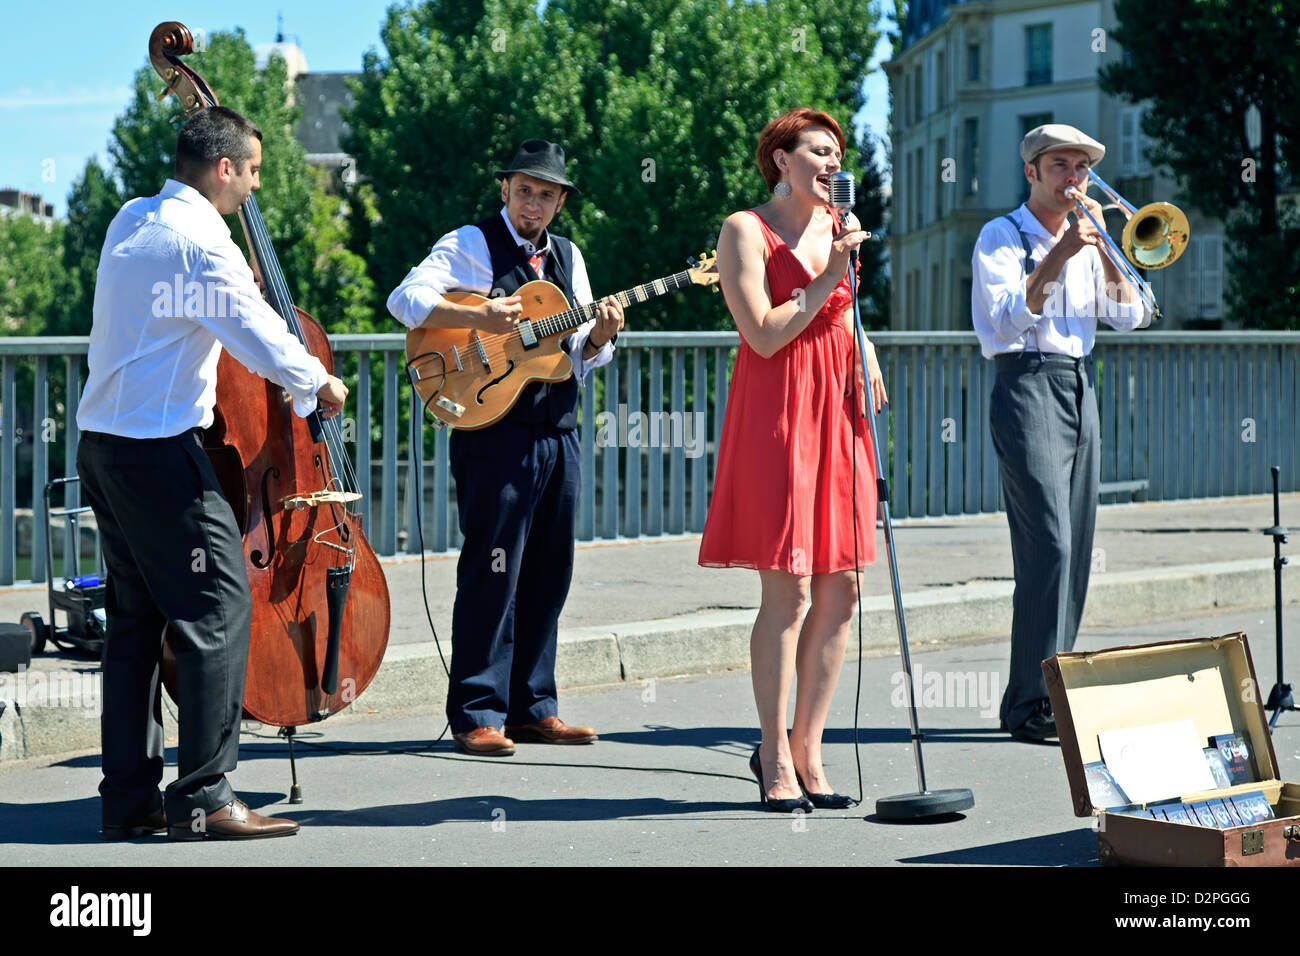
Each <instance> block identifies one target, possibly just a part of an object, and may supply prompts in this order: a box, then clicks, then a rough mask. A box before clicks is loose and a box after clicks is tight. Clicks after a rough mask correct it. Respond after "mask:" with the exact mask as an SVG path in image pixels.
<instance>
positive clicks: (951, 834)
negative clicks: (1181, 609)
mask: <svg viewBox="0 0 1300 956" xmlns="http://www.w3.org/2000/svg"><path fill="white" fill-rule="evenodd" d="M1272 620H1273V618H1272V611H1271V609H1262V610H1256V611H1247V612H1241V611H1236V612H1232V613H1229V614H1225V615H1222V616H1218V617H1200V618H1194V619H1187V620H1180V621H1163V622H1160V623H1158V624H1152V625H1150V626H1147V627H1141V628H1125V629H1123V630H1122V631H1121V630H1105V631H1102V630H1093V631H1088V632H1085V633H1084V634H1083V635H1082V636H1081V639H1080V643H1079V649H1093V648H1100V647H1106V646H1111V645H1115V644H1124V643H1133V642H1146V641H1155V640H1163V639H1169V638H1173V637H1194V636H1207V635H1212V634H1222V633H1226V632H1230V631H1236V630H1245V631H1247V633H1248V634H1253V635H1254V636H1255V640H1254V649H1253V656H1254V660H1255V664H1256V667H1257V675H1258V678H1259V681H1260V683H1261V685H1262V687H1263V688H1264V690H1265V692H1266V691H1267V689H1268V688H1269V687H1271V686H1272V684H1273V681H1274V678H1275V675H1274V665H1273V650H1272V640H1273V625H1272ZM1286 620H1287V623H1286V627H1287V629H1288V632H1289V634H1290V635H1291V637H1290V639H1289V640H1288V661H1289V664H1288V668H1289V670H1290V671H1291V673H1289V674H1288V676H1289V677H1290V678H1291V680H1292V681H1293V682H1294V681H1295V680H1296V679H1297V675H1298V674H1300V637H1297V635H1300V608H1292V609H1289V610H1288V612H1287V618H1286ZM1007 657H1008V645H1007V644H1006V643H1005V642H1001V643H979V644H966V645H959V646H950V647H946V648H942V649H935V650H933V651H926V650H924V648H918V649H917V651H915V652H914V656H913V661H914V667H915V668H916V670H917V671H918V673H920V674H922V675H924V674H925V673H926V672H942V673H943V674H944V675H945V676H947V675H949V674H958V675H967V674H969V675H973V676H972V677H971V678H970V679H969V680H968V681H967V682H966V683H965V684H964V686H968V687H973V688H975V689H976V694H975V696H976V698H980V697H982V698H983V700H982V701H981V700H980V699H976V700H973V701H972V700H963V701H958V700H956V699H951V698H950V699H947V700H943V699H939V700H933V699H932V700H931V701H930V702H931V703H936V704H938V706H927V707H923V709H922V711H921V723H922V726H923V728H925V729H926V730H927V731H928V733H929V736H928V738H927V741H926V744H925V750H924V753H925V763H926V770H927V774H928V783H929V785H930V787H931V789H938V788H946V787H969V788H970V789H971V790H972V791H973V793H974V796H975V808H974V809H973V810H971V811H969V812H968V813H966V814H963V815H961V816H959V817H958V818H956V819H952V820H949V821H947V822H942V823H934V824H926V825H919V824H911V825H898V824H888V823H883V822H881V821H879V820H876V819H875V818H874V816H873V815H872V807H873V803H874V801H875V800H876V799H877V798H879V797H881V796H885V795H889V794H896V793H903V792H908V791H911V790H914V789H915V787H916V776H915V769H914V763H913V759H912V754H911V748H910V746H909V745H908V742H907V717H906V711H905V709H903V708H901V707H899V706H896V705H895V704H896V702H897V700H899V699H901V688H900V685H899V683H898V680H899V679H900V678H901V674H900V673H899V665H898V662H897V657H896V655H891V656H883V657H877V658H873V659H869V660H866V661H864V662H863V684H862V686H863V693H862V701H861V713H860V715H859V725H860V728H861V730H860V733H859V739H860V741H861V748H860V751H861V757H862V769H863V787H864V792H865V797H866V800H865V802H864V804H863V806H862V807H860V808H857V809H855V810H851V811H843V812H824V811H816V812H814V813H812V814H809V815H807V816H805V817H798V818H791V817H788V816H783V815H778V814H773V813H766V812H763V811H762V810H761V808H760V807H759V804H758V800H757V796H758V794H757V786H756V784H755V783H754V781H753V779H752V778H751V777H750V775H749V771H748V767H747V758H748V755H749V752H750V750H752V748H753V747H754V745H755V744H756V743H757V739H758V733H757V728H756V724H755V718H754V714H753V703H752V697H751V692H750V683H749V676H748V673H747V672H745V671H737V672H733V673H727V674H723V675H715V676H707V677H685V678H680V679H671V680H659V681H656V682H654V683H646V684H639V683H638V684H628V685H621V686H609V687H599V688H591V689H585V690H577V691H564V692H562V693H561V707H562V715H563V716H564V717H565V718H566V719H567V720H568V721H569V722H571V723H582V724H591V725H594V726H595V727H596V728H597V729H598V730H599V732H600V734H601V739H600V741H599V742H598V743H597V744H595V745H593V746H588V747H570V748H560V747H544V746H536V745H534V746H525V745H520V747H519V752H518V754H517V755H516V756H515V757H513V758H506V759H484V758H478V759H476V758H470V757H465V756H461V755H457V754H455V753H453V752H452V750H451V747H450V744H449V742H448V741H446V740H444V741H442V742H439V743H431V741H432V740H433V738H434V737H435V736H436V735H437V734H438V733H439V731H440V730H441V729H442V726H443V721H442V719H441V717H440V715H439V713H438V708H437V707H430V708H429V709H428V710H427V711H425V712H422V713H416V712H411V713H410V714H408V715H405V716H399V717H393V716H389V717H387V718H385V719H378V718H373V717H364V716H361V717H348V718H335V719H333V720H331V721H328V722H326V723H324V724H322V725H321V726H320V727H319V728H318V729H316V730H315V731H313V732H310V733H304V734H303V735H302V737H301V746H300V748H299V761H298V777H299V780H300V782H301V783H302V785H303V788H304V791H305V802H304V803H303V804H301V805H299V806H290V805H288V804H287V802H286V795H287V793H288V784H289V765H288V761H287V759H286V757H285V748H284V745H283V743H282V742H281V741H279V740H276V739H275V738H273V737H271V736H269V732H268V735H267V736H259V735H256V734H254V733H246V734H245V735H244V738H243V742H242V744H241V748H240V765H239V769H238V770H237V771H236V772H235V773H234V774H233V775H232V780H233V782H234V784H235V787H236V789H237V790H238V791H239V792H240V793H241V795H242V796H243V797H244V798H245V799H246V800H247V801H248V802H249V804H250V805H252V806H253V807H254V808H256V809H260V810H261V811H263V812H269V813H274V814H282V815H284V816H288V817H292V818H293V819H296V820H298V821H300V822H301V823H302V825H303V829H302V832H301V833H300V834H299V835H298V836H296V837H293V838H289V839H282V840H270V841H254V842H250V843H216V842H212V843H203V844H171V843H168V842H167V841H166V840H165V839H164V838H162V837H157V838H151V839H146V840H141V841H136V842H133V843H128V844H103V843H100V842H99V840H98V833H97V829H98V823H99V801H98V796H97V791H96V786H97V784H98V781H99V756H98V754H97V753H88V754H85V755H82V756H73V757H70V758H65V759H61V760H58V761H55V762H50V761H48V760H46V761H20V762H17V763H16V764H15V765H14V766H13V768H12V769H9V770H7V771H5V772H0V864H3V865H5V866H10V867H14V866H31V865H37V866H42V865H45V866H49V865H58V866H77V867H80V866H125V867H134V866H172V865H176V866H191V865H215V866H280V865H319V864H322V863H328V864H332V865H343V866H349V865H381V866H386V865H417V866H419V865H433V866H479V865H491V864H498V865H529V864H552V865H555V864H558V865H567V866H658V865H668V864H687V865H705V866H731V865H765V866H771V865H808V866H811V865H817V866H836V865H883V866H917V865H967V866H983V865H1015V866H1089V865H1095V863H1096V855H1097V854H1096V838H1095V834H1094V833H1093V832H1092V830H1091V829H1090V826H1089V821H1088V820H1087V819H1079V818H1076V817H1075V816H1074V815H1073V812H1072V808H1071V801H1070V796H1069V789H1068V786H1067V782H1066V776H1065V771H1064V768H1063V765H1062V761H1061V754H1060V750H1059V748H1057V747H1055V746H1045V745H1036V744H1028V743H1021V742H1016V741H1013V740H1011V739H1010V738H1009V737H1008V736H1007V735H1006V734H1002V733H999V732H998V727H997V713H996V709H997V701H998V697H999V695H1000V693H1001V688H1002V679H1003V675H1004V674H1005V670H1006V665H1007ZM855 677H856V675H855V673H854V671H853V669H852V668H851V667H846V669H845V672H844V675H843V677H842V679H841V682H840V687H839V690H838V693H837V696H836V699H835V702H834V706H833V710H832V715H831V723H830V728H829V729H828V731H827V745H826V764H827V768H828V774H829V776H830V779H831V781H832V783H834V784H835V785H836V787H837V788H838V789H840V790H842V791H845V792H850V793H854V794H856V793H857V792H858V786H857V777H856V770H855V763H854V748H853V710H854V687H855ZM921 680H922V682H924V677H922V678H921ZM921 686H922V687H924V686H925V685H924V683H922V685H921ZM922 703H926V700H925V698H924V697H923V698H922ZM959 704H960V706H958V705H959ZM1274 747H1275V750H1276V752H1277V756H1278V761H1279V764H1280V766H1281V776H1282V778H1283V779H1289V780H1300V714H1287V715H1284V716H1283V718H1282V719H1281V721H1280V723H1279V726H1278V728H1277V729H1276V731H1275V733H1274ZM168 756H169V759H170V760H174V758H175V753H174V751H170V752H169V754H168ZM174 774H175V768H174V765H172V764H170V763H169V766H168V768H167V779H171V778H173V777H174Z"/></svg>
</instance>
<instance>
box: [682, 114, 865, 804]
mask: <svg viewBox="0 0 1300 956" xmlns="http://www.w3.org/2000/svg"><path fill="white" fill-rule="evenodd" d="M843 155H844V134H843V132H841V130H840V127H839V124H838V123H836V122H835V120H833V119H832V118H831V117H830V116H827V115H826V114H825V113H817V112H814V111H813V110H811V109H807V108H803V109H797V110H793V111H791V112H789V113H786V114H785V115H784V116H781V117H778V118H777V119H775V120H773V121H772V122H771V123H769V124H768V125H767V128H766V129H764V130H763V133H762V136H760V138H759V141H758V168H759V171H760V172H761V173H762V174H763V178H764V179H765V180H766V181H767V185H768V187H769V188H770V189H771V190H772V198H771V199H770V200H769V201H768V202H765V203H763V204H762V205H761V206H758V207H757V208H755V209H748V210H745V211H743V212H737V213H734V214H732V215H731V216H729V217H728V218H727V220H726V222H725V223H724V224H723V226H722V233H721V235H719V237H718V271H719V273H720V275H721V280H722V291H723V293H724V294H725V296H726V300H727V308H728V309H729V310H730V312H731V315H732V318H733V319H734V320H735V322H736V329H737V331H739V332H740V338H741V343H740V348H739V352H738V354H737V356H736V367H735V371H734V372H733V373H732V378H731V388H730V392H729V397H728V401H727V412H726V421H725V423H724V424H723V427H722V439H721V443H720V446H719V451H718V467H717V475H716V480H715V483H714V489H713V500H712V503H711V504H710V506H709V515H708V520H707V522H706V523H705V527H704V537H703V540H702V541H701V543H700V559H699V561H700V564H701V565H703V566H705V567H713V568H722V567H739V568H753V569H755V570H757V571H758V574H759V579H760V581H761V582H762V604H761V606H760V607H759V609H758V617H757V619H756V620H755V621H754V630H753V633H752V635H751V637H750V658H751V661H752V665H753V681H754V701H755V703H756V704H757V706H758V721H759V726H760V727H761V729H762V734H763V738H762V739H763V742H762V744H761V745H760V746H759V747H758V748H757V749H756V750H755V751H754V754H753V756H752V757H751V758H750V761H749V765H750V769H751V770H752V771H753V773H754V776H755V777H756V778H757V779H758V787H759V796H760V798H761V800H762V802H763V804H764V806H766V807H767V808H768V809H770V810H777V811H782V812H787V813H788V812H791V811H793V810H804V811H808V810H811V809H812V808H813V807H818V808H823V809H843V808H846V807H848V806H851V805H852V803H853V801H852V799H851V798H849V797H846V796H842V795H840V794H838V793H835V792H834V791H833V790H832V788H831V786H830V783H829V782H828V781H827V779H826V774H825V771H824V770H823V768H822V751H821V743H822V731H823V730H824V729H825V726H826V715H827V712H828V710H829V709H830V703H831V696H832V695H833V693H834V691H835V683H836V681H837V680H838V679H839V673H840V667H841V665H842V664H843V662H844V651H845V646H846V645H847V642H848V637H849V621H850V618H851V617H852V613H853V608H854V605H855V602H856V600H857V593H858V592H857V588H858V574H859V569H860V568H861V567H862V566H863V565H864V564H868V563H870V562H872V561H874V560H875V555H876V542H875V513H876V493H875V487H876V485H875V480H876V462H875V460H874V454H873V453H872V451H871V445H870V442H869V441H867V439H866V430H867V423H866V422H865V421H863V420H862V419H861V418H859V420H858V422H857V427H856V436H855V427H854V417H855V409H857V410H861V409H862V407H863V404H864V402H863V395H862V391H861V385H862V383H861V376H860V374H858V373H856V372H855V370H856V368H857V360H856V356H855V352H854V347H853V339H854V334H853V329H852V321H853V320H852V316H853V312H852V304H853V303H852V296H851V293H850V291H849V276H848V265H849V253H850V251H851V250H853V249H854V248H856V247H857V246H858V245H859V244H860V243H861V242H863V240H865V239H868V238H870V234H869V233H866V232H862V231H861V230H860V229H859V227H858V222H857V220H856V218H854V217H852V216H850V217H849V221H848V225H847V228H845V229H843V230H841V229H840V226H839V218H838V216H837V215H835V214H834V213H832V212H831V210H830V209H829V207H828V205H827V204H828V202H829V200H830V192H829V190H830V174H831V173H834V172H836V171H838V170H839V168H840V161H841V160H842V158H843ZM866 360H867V369H868V377H869V379H870V388H871V395H872V402H873V406H874V407H875V408H876V410H877V411H879V409H880V407H881V404H882V403H883V402H886V401H887V400H888V399H887V398H886V395H885V386H884V382H883V380H882V379H881V376H880V366H879V364H878V363H877V361H876V356H875V350H874V348H872V346H871V345H870V344H869V343H868V345H867V355H866ZM855 469H856V481H855ZM855 485H856V504H857V527H856V538H855V528H854V488H855ZM855 555H856V557H855ZM805 610H807V616H805V615H804V611H805ZM795 673H797V674H798V675H799V682H798V689H797V693H796V696H795V708H794V725H793V728H792V729H791V730H790V732H789V736H788V737H787V735H786V700H787V698H788V696H789V692H790V679H791V677H792V676H793V675H794V674H795Z"/></svg>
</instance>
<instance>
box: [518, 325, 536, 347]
mask: <svg viewBox="0 0 1300 956" xmlns="http://www.w3.org/2000/svg"><path fill="white" fill-rule="evenodd" d="M519 338H521V339H522V340H523V342H524V348H526V349H531V348H536V347H537V334H536V333H535V332H534V331H533V323H532V320H531V319H525V320H524V321H523V322H520V323H519Z"/></svg>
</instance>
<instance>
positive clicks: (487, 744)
mask: <svg viewBox="0 0 1300 956" xmlns="http://www.w3.org/2000/svg"><path fill="white" fill-rule="evenodd" d="M451 736H452V738H453V739H454V740H455V741H456V749H457V750H459V751H460V752H461V753H463V754H473V755H475V756H477V757H509V756H512V755H513V754H514V752H515V742H514V741H513V740H511V739H510V738H509V737H506V736H504V735H503V734H502V733H501V731H499V730H497V729H496V728H495V727H476V728H474V729H473V730H471V731H470V732H469V733H467V734H452V735H451Z"/></svg>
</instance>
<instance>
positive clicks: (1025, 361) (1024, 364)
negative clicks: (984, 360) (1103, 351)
mask: <svg viewBox="0 0 1300 956" xmlns="http://www.w3.org/2000/svg"><path fill="white" fill-rule="evenodd" d="M1091 363H1092V356H1091V355H1084V356H1081V357H1079V358H1075V357H1074V356H1073V355H1062V354H1061V353H1059V352H1037V351H1031V350H1030V349H1025V350H1023V351H1020V352H1003V353H1002V354H1001V355H995V356H993V364H994V366H995V367H996V368H997V370H998V371H999V372H1022V371H1024V370H1025V369H1030V368H1034V367H1035V366H1038V365H1069V366H1070V367H1071V368H1079V367H1080V366H1081V365H1091Z"/></svg>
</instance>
